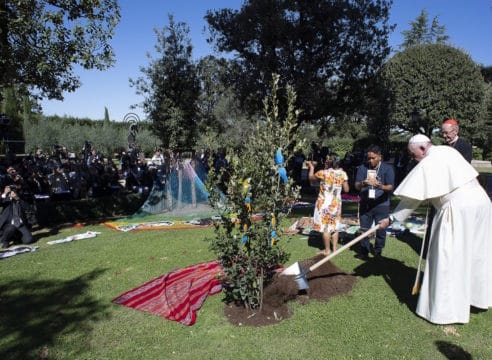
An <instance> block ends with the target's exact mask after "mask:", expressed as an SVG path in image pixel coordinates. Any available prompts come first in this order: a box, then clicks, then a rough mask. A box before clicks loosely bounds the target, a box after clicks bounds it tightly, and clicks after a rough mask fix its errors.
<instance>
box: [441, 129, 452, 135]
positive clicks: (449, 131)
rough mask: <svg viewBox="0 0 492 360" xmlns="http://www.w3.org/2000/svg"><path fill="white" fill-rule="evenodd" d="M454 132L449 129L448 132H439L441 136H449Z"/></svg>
mask: <svg viewBox="0 0 492 360" xmlns="http://www.w3.org/2000/svg"><path fill="white" fill-rule="evenodd" d="M454 131H456V130H455V129H451V130H448V131H441V134H442V135H449V134H451V133H452V132H454Z"/></svg>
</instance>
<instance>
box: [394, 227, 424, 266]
mask: <svg viewBox="0 0 492 360" xmlns="http://www.w3.org/2000/svg"><path fill="white" fill-rule="evenodd" d="M395 237H396V238H397V239H398V240H400V241H402V242H404V243H406V244H407V245H408V246H410V247H411V248H412V249H413V251H415V252H416V253H417V254H418V255H420V250H421V249H422V243H423V239H422V237H420V236H417V235H415V234H413V233H411V232H410V231H409V230H408V229H407V230H405V231H401V232H399V233H397V234H396V235H395ZM426 245H428V244H427V243H426ZM427 250H428V246H426V247H425V249H424V254H423V258H424V259H426V258H427Z"/></svg>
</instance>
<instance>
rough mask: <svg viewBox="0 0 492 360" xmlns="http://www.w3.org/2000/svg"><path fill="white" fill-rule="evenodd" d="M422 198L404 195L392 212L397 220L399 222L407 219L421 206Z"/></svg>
mask: <svg viewBox="0 0 492 360" xmlns="http://www.w3.org/2000/svg"><path fill="white" fill-rule="evenodd" d="M421 202H422V200H416V199H412V198H407V197H402V199H401V201H400V202H399V204H398V205H397V206H396V208H395V210H394V211H393V213H392V214H391V216H393V218H394V219H395V220H398V221H399V222H403V221H405V219H406V218H407V217H409V216H410V215H411V214H412V212H413V211H414V210H415V209H416V208H418V207H419V205H420V203H421Z"/></svg>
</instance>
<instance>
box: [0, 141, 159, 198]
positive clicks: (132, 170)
mask: <svg viewBox="0 0 492 360" xmlns="http://www.w3.org/2000/svg"><path fill="white" fill-rule="evenodd" d="M119 155H121V157H124V153H122V154H119ZM135 155H136V154H135ZM117 160H118V159H115V160H113V158H111V157H106V156H104V155H103V154H101V153H99V152H98V151H96V149H93V148H89V149H87V148H85V149H84V151H83V152H81V153H80V154H78V155H77V154H76V153H71V152H69V151H67V149H66V148H65V147H61V146H55V147H54V149H53V150H52V151H51V152H50V153H49V154H45V153H44V152H43V150H42V149H37V150H36V151H35V153H34V154H29V155H27V156H22V157H20V156H16V157H14V158H13V159H12V158H9V159H6V158H4V159H3V160H2V161H0V188H1V189H3V188H5V186H7V185H10V184H13V183H15V185H16V186H17V187H18V188H19V189H20V194H21V196H22V197H23V198H24V199H25V200H27V201H32V200H35V199H51V200H70V199H84V198H92V197H99V196H103V195H108V194H111V193H114V192H116V191H125V190H126V191H128V192H142V190H141V189H144V188H147V189H149V188H150V187H151V186H152V181H150V182H149V180H148V168H147V165H146V163H145V159H144V161H143V162H142V161H141V160H140V158H139V157H138V156H134V155H130V156H129V158H128V159H127V160H128V161H127V162H125V164H124V165H125V166H123V167H122V161H121V158H120V159H119V160H120V163H119V164H118V161H117ZM125 185H126V186H125Z"/></svg>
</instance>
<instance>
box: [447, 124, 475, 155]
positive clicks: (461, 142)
mask: <svg viewBox="0 0 492 360" xmlns="http://www.w3.org/2000/svg"><path fill="white" fill-rule="evenodd" d="M459 131H460V128H459V124H458V121H456V120H455V119H447V120H444V121H443V123H442V126H441V134H442V137H443V139H444V141H445V142H446V144H448V145H449V146H451V147H453V148H455V149H456V150H458V152H459V153H460V154H461V155H463V157H464V158H465V160H466V161H468V162H469V163H471V161H472V147H471V145H470V143H469V142H468V141H466V140H465V139H463V138H462V137H460V136H458V134H459Z"/></svg>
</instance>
